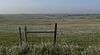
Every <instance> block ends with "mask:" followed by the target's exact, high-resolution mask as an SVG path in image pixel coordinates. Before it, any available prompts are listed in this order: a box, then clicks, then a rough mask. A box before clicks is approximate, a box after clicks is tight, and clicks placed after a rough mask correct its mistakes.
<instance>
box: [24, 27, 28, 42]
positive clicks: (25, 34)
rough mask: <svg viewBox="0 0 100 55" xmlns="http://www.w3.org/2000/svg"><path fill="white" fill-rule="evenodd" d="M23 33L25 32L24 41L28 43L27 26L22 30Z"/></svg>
mask: <svg viewBox="0 0 100 55" xmlns="http://www.w3.org/2000/svg"><path fill="white" fill-rule="evenodd" d="M24 31H25V33H24V34H25V41H26V42H27V41H28V39H27V26H25V29H24Z"/></svg>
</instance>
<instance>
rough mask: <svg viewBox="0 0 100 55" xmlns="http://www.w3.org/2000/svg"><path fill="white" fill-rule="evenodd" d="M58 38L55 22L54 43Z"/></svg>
mask: <svg viewBox="0 0 100 55" xmlns="http://www.w3.org/2000/svg"><path fill="white" fill-rule="evenodd" d="M56 38H57V23H55V30H54V45H55V44H56V41H57V40H56Z"/></svg>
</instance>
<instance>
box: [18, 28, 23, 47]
mask: <svg viewBox="0 0 100 55" xmlns="http://www.w3.org/2000/svg"><path fill="white" fill-rule="evenodd" d="M18 29H19V38H20V39H19V40H20V45H22V32H21V27H19V28H18Z"/></svg>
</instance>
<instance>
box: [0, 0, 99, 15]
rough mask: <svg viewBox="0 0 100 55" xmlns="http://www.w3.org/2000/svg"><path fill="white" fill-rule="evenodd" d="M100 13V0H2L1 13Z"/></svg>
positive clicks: (0, 2)
mask: <svg viewBox="0 0 100 55" xmlns="http://www.w3.org/2000/svg"><path fill="white" fill-rule="evenodd" d="M13 13H14V14H16V13H17V14H26V13H27V14H48V13H50V14H52V13H83V14H85V13H100V0H0V14H13Z"/></svg>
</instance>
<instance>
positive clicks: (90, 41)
mask: <svg viewBox="0 0 100 55" xmlns="http://www.w3.org/2000/svg"><path fill="white" fill-rule="evenodd" d="M43 17H44V16H43ZM43 17H42V18H39V19H36V18H33V19H31V18H30V19H26V18H22V19H18V18H19V17H17V18H16V19H15V18H14V16H13V18H14V19H13V18H12V17H10V18H4V19H3V18H2V19H0V55H100V19H99V18H97V17H98V16H97V17H96V16H88V17H87V16H82V17H81V16H72V17H63V18H62V19H59V18H58V19H57V18H56V19H50V18H48V19H46V18H43ZM74 18H75V19H74ZM76 18H77V19H76ZM79 18H80V19H79ZM90 18H91V19H90ZM54 23H58V33H57V44H55V46H54V45H53V34H39V33H37V34H28V43H26V42H24V30H23V29H24V26H27V27H28V30H31V31H32V30H54ZM19 26H21V27H22V31H23V43H22V45H20V38H19V33H18V27H19Z"/></svg>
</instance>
